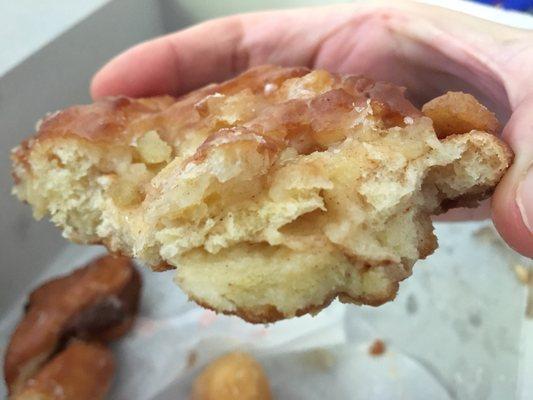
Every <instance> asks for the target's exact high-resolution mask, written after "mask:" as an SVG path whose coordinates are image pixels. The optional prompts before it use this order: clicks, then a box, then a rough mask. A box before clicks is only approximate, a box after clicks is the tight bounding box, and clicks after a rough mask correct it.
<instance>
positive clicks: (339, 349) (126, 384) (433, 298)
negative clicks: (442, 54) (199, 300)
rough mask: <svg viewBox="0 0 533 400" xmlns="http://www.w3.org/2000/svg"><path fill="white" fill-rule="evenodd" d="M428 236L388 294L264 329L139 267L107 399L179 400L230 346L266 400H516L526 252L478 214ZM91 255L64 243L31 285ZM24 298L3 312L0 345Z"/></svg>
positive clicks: (167, 275)
mask: <svg viewBox="0 0 533 400" xmlns="http://www.w3.org/2000/svg"><path fill="white" fill-rule="evenodd" d="M437 235H438V237H439V242H440V248H439V250H437V252H436V253H435V254H434V255H432V256H430V257H429V259H428V260H426V261H422V262H419V263H417V265H416V266H415V268H414V273H413V276H412V277H410V278H409V279H407V280H406V281H404V282H403V283H402V284H401V287H400V292H399V295H398V297H397V298H396V300H395V301H394V302H392V303H388V304H386V305H384V306H381V307H378V308H373V307H358V306H354V305H343V304H340V303H338V302H334V303H333V304H332V305H331V306H330V307H328V308H327V309H325V310H324V311H322V312H320V313H319V314H318V315H316V316H314V317H313V316H304V317H301V318H294V319H291V320H287V321H281V322H277V323H274V324H270V325H267V326H265V325H252V324H248V323H246V322H244V321H241V320H240V319H238V318H236V317H227V316H222V315H216V314H215V313H213V312H212V311H208V310H204V309H202V308H200V307H198V306H197V305H195V304H194V303H191V302H189V301H187V298H186V297H185V296H184V295H183V293H182V292H181V291H180V290H179V288H178V287H177V286H175V285H174V283H173V282H172V274H173V272H172V271H167V272H163V273H154V272H150V271H148V270H147V269H146V268H144V267H140V270H141V271H142V275H143V282H144V286H143V298H142V307H141V311H140V314H139V318H138V320H137V322H136V324H135V326H134V329H133V330H132V332H131V333H130V334H129V335H128V336H126V337H124V338H123V339H121V340H120V341H118V342H116V343H115V344H114V345H113V349H114V351H115V354H116V357H117V366H118V368H117V376H116V378H115V381H114V384H113V388H112V392H111V394H110V396H109V398H110V399H116V400H126V399H127V400H170V399H173V400H174V399H187V398H188V396H189V392H190V387H191V384H192V381H193V379H194V377H195V376H196V375H197V374H198V372H199V371H200V370H201V368H202V367H203V366H205V365H206V364H207V363H208V362H209V361H211V360H213V359H214V358H216V357H217V356H219V355H221V354H223V353H225V352H227V351H230V350H234V349H239V350H245V351H249V352H250V353H252V354H253V355H254V356H255V357H257V358H258V360H259V361H260V362H261V363H262V365H263V366H264V368H265V370H266V373H267V375H268V377H269V380H270V383H271V387H272V391H273V394H274V397H275V398H276V399H283V400H285V399H306V400H312V399H325V398H335V399H361V400H375V399H379V400H388V399H390V400H400V399H406V400H418V399H420V400H426V399H433V400H441V399H442V400H449V399H461V400H463V399H464V400H470V399H476V400H478V399H494V400H502V399H512V398H515V397H514V396H515V393H516V390H517V385H518V380H519V375H520V368H521V364H520V360H521V352H522V351H523V349H524V346H523V344H522V346H521V341H520V340H521V335H522V331H521V329H522V328H523V326H524V321H525V317H524V314H525V302H526V293H527V287H526V286H524V285H523V284H522V283H520V282H519V281H518V280H517V279H516V276H515V273H514V267H515V266H516V265H517V264H518V263H521V264H522V265H523V266H525V267H529V266H530V264H528V263H530V260H525V259H523V258H520V257H519V256H518V255H516V254H515V253H513V252H512V251H510V250H509V249H507V248H506V246H505V245H504V244H503V243H502V242H501V241H500V240H499V239H498V238H497V236H496V234H495V233H494V231H493V228H492V227H491V225H489V224H488V223H460V224H459V223H456V224H440V225H438V228H437ZM102 252H103V250H102V248H99V247H92V248H89V247H80V246H75V245H71V246H69V247H68V248H67V250H66V251H65V252H64V253H62V254H60V255H59V256H58V258H57V260H56V262H54V263H53V265H50V266H48V267H47V268H45V269H44V270H43V271H40V272H42V274H40V275H39V276H38V277H36V279H35V285H38V283H39V282H42V281H43V280H44V279H46V278H50V277H52V276H56V275H57V274H60V273H64V272H66V271H68V270H71V269H73V268H75V267H78V266H81V265H83V264H84V263H85V262H87V261H89V260H90V259H91V258H93V257H95V256H96V255H98V254H100V253H102ZM37 273H38V271H36V275H37ZM29 291H30V288H28V292H29ZM26 296H27V293H24V294H22V293H21V297H20V299H19V301H18V302H17V303H16V304H13V307H11V312H10V313H9V315H4V316H2V320H1V321H0V346H1V348H2V351H4V350H5V345H6V343H7V341H8V339H9V334H10V332H11V331H12V329H13V327H14V324H15V323H16V321H17V320H18V318H20V315H21V312H22V306H23V304H24V301H25V298H26ZM376 339H380V340H382V341H383V342H384V343H385V345H386V350H385V352H384V354H382V355H380V356H374V355H370V354H369V347H370V346H371V344H372V343H373V342H374V341H375V340H376ZM4 393H5V387H4V386H2V387H0V395H2V394H4Z"/></svg>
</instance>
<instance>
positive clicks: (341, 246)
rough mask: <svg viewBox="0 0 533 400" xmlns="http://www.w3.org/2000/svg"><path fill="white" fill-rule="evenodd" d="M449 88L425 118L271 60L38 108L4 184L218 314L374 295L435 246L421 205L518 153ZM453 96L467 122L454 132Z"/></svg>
mask: <svg viewBox="0 0 533 400" xmlns="http://www.w3.org/2000/svg"><path fill="white" fill-rule="evenodd" d="M454 96H456V97H455V98H454V99H453V101H446V100H445V101H439V102H437V104H435V103H434V104H433V106H432V107H431V103H430V106H428V107H427V108H426V110H425V111H427V113H428V115H429V117H428V116H425V115H424V114H422V112H421V111H420V110H418V109H417V108H416V107H414V106H413V105H412V104H411V103H410V102H409V101H407V100H406V99H405V98H404V93H403V89H401V88H398V87H396V86H394V85H391V84H387V83H383V82H373V81H371V80H369V79H366V78H362V77H356V76H341V75H336V74H330V73H328V72H326V71H320V70H317V71H310V70H308V69H306V68H282V67H275V66H264V67H258V68H254V69H252V70H249V71H248V72H245V73H244V74H242V75H240V76H238V77H237V78H235V79H232V80H230V81H227V82H224V83H221V84H213V85H210V86H207V87H204V88H202V89H199V90H197V91H195V92H192V93H190V94H189V95H187V96H185V97H182V98H179V99H174V98H171V97H154V98H146V99H129V98H124V97H118V98H109V99H105V100H102V101H98V102H96V103H94V104H91V105H86V106H76V107H71V108H68V109H66V110H63V111H60V112H58V113H55V114H52V115H50V116H48V117H46V118H45V119H44V120H43V121H42V122H41V123H40V125H39V127H38V132H37V135H36V136H35V137H33V138H32V139H29V140H27V141H25V142H24V143H23V144H22V145H21V146H19V147H18V148H17V149H15V150H14V152H13V156H12V157H13V164H14V177H15V182H16V185H15V189H14V191H15V194H16V195H17V196H18V197H19V198H20V199H21V200H23V201H26V202H28V203H30V204H31V205H32V207H33V209H34V214H35V216H36V217H37V218H41V217H43V216H44V215H46V214H49V215H50V218H51V220H52V221H53V222H54V223H55V224H56V225H58V226H59V227H60V228H61V229H62V230H63V234H64V236H65V237H67V238H69V239H70V240H73V241H75V242H81V243H104V244H105V245H107V247H108V248H109V249H110V250H112V251H114V252H120V253H123V254H125V255H128V256H134V257H138V258H140V259H142V260H143V261H145V262H146V263H147V264H149V265H151V266H152V267H153V268H154V269H164V268H176V278H175V279H176V282H177V283H178V284H179V285H180V287H181V288H182V289H183V290H184V291H185V292H186V293H187V294H188V295H189V297H190V298H191V299H193V300H194V301H196V302H198V303H199V304H202V305H204V306H206V307H209V308H212V309H214V310H216V311H219V312H223V313H228V314H237V315H239V316H241V317H242V318H244V319H246V320H248V321H252V322H270V321H275V320H278V319H283V318H289V317H293V316H296V315H302V314H305V313H308V312H317V311H319V310H320V309H321V308H323V307H325V306H326V305H327V304H328V303H329V302H331V301H332V300H333V299H335V298H336V297H339V298H340V299H341V300H342V301H344V302H349V303H357V304H370V305H379V304H382V303H384V302H386V301H389V300H391V299H393V298H394V296H395V295H396V292H397V290H398V284H399V282H400V281H401V280H403V279H405V278H406V277H408V276H409V275H410V274H411V270H412V267H413V264H414V263H415V262H416V261H417V260H418V259H421V258H424V257H426V256H428V255H429V254H431V253H432V252H433V251H434V250H435V248H436V247H437V242H436V239H435V237H434V235H433V227H432V224H431V220H430V216H431V215H432V214H439V213H442V212H443V211H445V210H446V209H447V208H449V207H455V206H465V205H466V206H471V205H475V204H476V203H477V201H479V200H481V199H484V198H486V197H488V196H489V195H490V194H491V192H492V191H493V189H494V188H495V186H496V184H497V183H498V181H499V180H500V178H501V177H502V175H503V173H504V172H505V170H506V169H507V167H508V166H509V164H510V162H511V159H512V154H511V152H510V150H509V148H508V147H507V146H506V145H505V144H504V143H503V142H502V141H501V140H500V139H498V138H497V137H496V136H494V135H492V134H491V132H487V131H488V130H490V131H492V130H493V127H494V126H495V125H494V120H493V118H494V116H493V115H492V113H490V112H488V110H486V109H485V108H484V107H483V106H481V105H480V104H479V103H477V101H475V99H474V102H472V101H470V97H468V95H465V94H457V93H455V94H454ZM472 99H473V98H472ZM461 101H464V104H465V105H466V106H467V107H468V108H466V109H465V110H467V111H466V113H467V114H468V113H470V114H471V113H475V118H470V119H467V122H466V123H461V124H459V125H460V128H461V129H463V128H464V127H465V126H468V130H467V131H457V132H455V131H454V129H455V128H454V127H455V126H456V125H454V124H453V123H448V124H446V123H445V122H446V121H445V119H446V118H448V117H447V116H449V118H454V115H459V116H462V117H464V116H465V112H464V110H463V109H461V108H460V106H458V104H461ZM452 106H453V107H455V108H454V109H451V108H450V107H452ZM457 107H459V110H458V109H457ZM480 110H481V111H480ZM432 116H435V118H438V120H439V122H438V125H439V129H442V132H441V134H439V135H437V134H436V132H435V128H436V127H434V124H433V122H432V120H431V118H430V117H432ZM443 126H444V127H445V130H444V128H441V127H443Z"/></svg>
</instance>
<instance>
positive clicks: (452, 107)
mask: <svg viewBox="0 0 533 400" xmlns="http://www.w3.org/2000/svg"><path fill="white" fill-rule="evenodd" d="M422 112H423V113H424V115H425V116H426V117H429V118H431V120H432V121H433V127H434V128H435V132H436V133H437V136H438V137H439V138H440V139H442V138H445V137H447V136H449V135H456V134H462V133H468V132H470V131H473V130H478V131H485V132H488V133H492V134H493V135H496V134H498V131H499V129H500V124H499V122H498V119H497V118H496V115H494V113H493V112H491V111H490V110H488V109H487V108H486V107H485V106H483V105H482V104H481V103H479V102H478V101H477V100H476V98H475V97H474V96H472V95H470V94H468V93H462V92H448V93H446V94H443V95H442V96H439V97H436V98H434V99H433V100H431V101H429V102H427V103H426V104H424V106H423V107H422Z"/></svg>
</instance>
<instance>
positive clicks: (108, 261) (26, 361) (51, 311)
mask: <svg viewBox="0 0 533 400" xmlns="http://www.w3.org/2000/svg"><path fill="white" fill-rule="evenodd" d="M140 286H141V281H140V276H139V274H138V272H137V271H136V270H135V268H134V266H133V264H132V262H131V261H130V260H129V259H127V258H124V257H114V256H104V257H100V258H98V259H96V260H94V261H92V262H91V263H90V264H88V265H87V266H86V267H84V268H80V269H77V270H75V271H74V272H72V273H71V274H69V275H67V276H64V277H61V278H56V279H53V280H51V281H49V282H46V283H44V284H43V285H41V286H40V287H38V288H37V289H35V290H34V291H33V292H32V293H31V294H30V297H29V301H28V303H27V305H26V312H25V315H24V318H23V319H22V321H21V322H20V323H19V324H18V326H17V328H16V329H15V332H14V333H13V335H12V337H11V340H10V342H9V345H8V348H7V351H6V356H5V362H4V376H5V379H6V383H7V386H8V388H9V390H10V392H11V393H13V392H16V391H18V389H19V388H20V387H21V385H22V384H23V382H25V381H26V380H27V379H28V378H29V377H30V376H32V375H33V374H34V373H35V372H36V371H37V370H38V369H39V368H40V366H41V365H43V364H44V363H45V362H46V361H47V360H48V358H49V357H50V356H52V355H53V354H54V352H56V351H57V350H58V349H60V348H61V346H62V345H63V344H64V342H65V340H67V339H68V338H69V337H73V336H74V337H78V338H86V339H96V340H100V341H107V340H112V339H115V338H117V337H119V336H121V335H123V334H124V333H126V332H127V330H128V329H129V327H131V325H132V322H133V319H134V318H135V314H136V312H137V308H138V303H139V295H140Z"/></svg>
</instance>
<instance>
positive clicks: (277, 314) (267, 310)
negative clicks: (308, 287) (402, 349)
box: [189, 278, 405, 324]
mask: <svg viewBox="0 0 533 400" xmlns="http://www.w3.org/2000/svg"><path fill="white" fill-rule="evenodd" d="M404 279H405V278H404ZM402 280H403V279H402ZM399 286H400V284H399V282H396V283H395V284H392V285H391V287H390V289H389V290H387V292H386V293H385V294H384V295H383V296H381V297H376V296H357V297H353V296H350V295H349V294H347V293H345V292H335V293H332V294H330V295H328V296H327V297H326V300H324V302H323V303H321V304H313V305H310V306H307V307H305V308H300V309H298V310H296V312H295V313H294V316H295V317H301V316H302V315H306V314H316V313H318V312H319V311H320V310H322V309H324V308H326V307H327V306H329V305H330V304H331V302H332V301H333V300H335V299H337V298H338V299H339V300H340V301H341V302H342V303H345V304H365V305H368V306H372V307H378V306H380V305H382V304H385V303H387V302H388V301H391V300H393V299H394V298H395V297H396V293H397V292H398V288H399ZM189 298H190V300H192V301H194V302H195V303H196V304H198V305H200V306H202V307H203V308H206V309H208V310H212V311H215V312H219V313H222V314H226V315H236V316H238V317H239V318H241V319H243V320H245V321H246V322H250V323H252V324H270V323H273V322H276V321H280V320H283V319H285V318H287V316H286V315H285V314H284V313H283V312H281V311H279V310H278V309H277V307H276V306H275V305H273V304H268V305H264V306H262V307H254V308H242V307H239V308H237V309H235V310H232V311H225V310H218V309H217V308H215V307H212V306H211V305H210V304H209V303H206V302H204V301H202V300H200V299H197V298H195V297H194V296H189Z"/></svg>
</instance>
